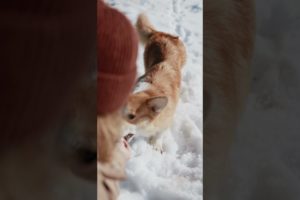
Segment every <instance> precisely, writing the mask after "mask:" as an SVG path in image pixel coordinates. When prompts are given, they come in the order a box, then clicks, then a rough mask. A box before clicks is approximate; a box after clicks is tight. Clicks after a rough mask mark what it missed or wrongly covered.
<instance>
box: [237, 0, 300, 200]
mask: <svg viewBox="0 0 300 200" xmlns="http://www.w3.org/2000/svg"><path fill="white" fill-rule="evenodd" d="M256 4H257V6H256V7H257V14H256V15H257V20H256V21H257V36H256V48H255V57H254V62H253V66H252V68H253V80H252V91H251V96H250V98H249V104H248V107H247V111H246V113H245V116H244V119H243V121H242V123H241V126H240V129H239V131H238V134H237V140H236V143H235V147H234V150H233V152H234V153H233V163H234V166H235V171H236V174H235V175H236V176H233V183H235V185H234V186H233V187H232V188H234V189H233V190H234V191H232V193H235V195H233V197H232V198H231V199H232V200H241V199H242V200H252V199H256V200H265V199H272V200H282V199H287V200H299V199H300V157H299V152H300V109H299V102H300V81H299V80H300V78H299V77H300V68H299V63H300V56H299V53H300V38H299V36H300V26H299V25H300V23H299V19H300V13H299V6H300V2H299V1H298V0H287V1H281V0H257V1H256Z"/></svg>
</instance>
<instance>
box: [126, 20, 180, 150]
mask: <svg viewBox="0 0 300 200" xmlns="http://www.w3.org/2000/svg"><path fill="white" fill-rule="evenodd" d="M137 27H138V30H139V32H140V34H141V36H142V37H144V38H146V41H145V42H146V46H145V52H144V63H145V71H146V73H145V74H144V75H143V76H142V77H140V78H139V80H138V83H137V84H144V83H147V84H149V87H148V88H146V89H145V90H143V91H140V92H137V93H133V94H131V95H130V96H129V99H128V103H127V105H126V108H125V112H124V117H125V119H126V120H127V121H128V122H129V123H132V124H134V125H137V126H138V127H139V128H140V129H141V131H142V132H143V133H144V135H145V136H149V137H151V139H150V141H151V142H152V143H154V145H158V146H157V148H158V149H161V144H155V143H156V139H158V138H157V137H159V136H160V135H161V134H162V132H163V131H165V130H166V129H167V128H169V127H170V125H171V123H172V119H173V115H174V112H175V109H176V105H177V102H178V98H179V92H180V82H181V68H182V67H183V65H184V63H185V59H186V52H185V47H184V45H183V43H182V41H181V40H180V39H179V38H178V37H176V36H173V35H170V34H168V33H163V32H159V31H156V30H155V29H154V27H153V26H152V25H151V24H150V23H149V20H148V19H147V17H146V16H145V15H143V14H142V15H140V16H139V18H138V21H137ZM155 98H156V99H155ZM166 101H167V103H166ZM153 102H154V104H156V103H157V104H160V105H164V104H165V103H166V106H165V107H164V106H163V109H162V110H161V111H157V112H155V111H153V107H151V105H152V104H153ZM129 114H132V115H134V116H135V118H134V119H129V118H128V115H129Z"/></svg>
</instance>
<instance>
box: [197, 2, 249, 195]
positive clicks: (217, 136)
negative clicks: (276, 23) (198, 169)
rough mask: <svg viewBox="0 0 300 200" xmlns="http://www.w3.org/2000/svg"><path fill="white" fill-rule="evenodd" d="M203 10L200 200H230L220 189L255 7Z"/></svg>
mask: <svg viewBox="0 0 300 200" xmlns="http://www.w3.org/2000/svg"><path fill="white" fill-rule="evenodd" d="M203 10H204V186H205V187H204V199H208V200H211V199H230V198H229V197H226V189H225V191H222V190H221V189H220V188H221V187H223V186H224V185H223V186H222V182H224V180H225V179H226V180H228V179H229V178H230V177H229V176H228V170H227V169H228V168H227V162H228V161H229V160H230V157H229V151H230V147H231V143H232V141H233V138H234V132H235V129H236V126H237V124H238V118H239V117H240V114H241V111H242V110H243V107H244V104H245V99H246V96H247V93H248V87H249V77H250V68H249V65H250V59H251V52H252V49H253V35H254V5H253V1H252V0H204V9H203ZM226 175H227V177H226ZM223 189H224V187H223Z"/></svg>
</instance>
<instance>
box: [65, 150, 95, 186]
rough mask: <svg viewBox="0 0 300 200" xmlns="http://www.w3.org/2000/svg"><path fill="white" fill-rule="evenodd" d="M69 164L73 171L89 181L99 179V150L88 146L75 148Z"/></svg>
mask: <svg viewBox="0 0 300 200" xmlns="http://www.w3.org/2000/svg"><path fill="white" fill-rule="evenodd" d="M68 165H69V167H70V169H71V171H72V173H73V174H74V175H76V176H78V177H79V178H83V179H86V180H88V181H97V151H96V150H94V149H90V148H87V147H81V148H78V149H77V150H75V152H74V154H73V155H72V156H71V160H70V162H68Z"/></svg>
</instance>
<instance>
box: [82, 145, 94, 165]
mask: <svg viewBox="0 0 300 200" xmlns="http://www.w3.org/2000/svg"><path fill="white" fill-rule="evenodd" d="M78 159H79V162H80V163H81V164H82V165H92V164H94V163H95V162H96V161H97V152H96V151H94V150H91V149H87V148H82V149H79V150H78Z"/></svg>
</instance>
